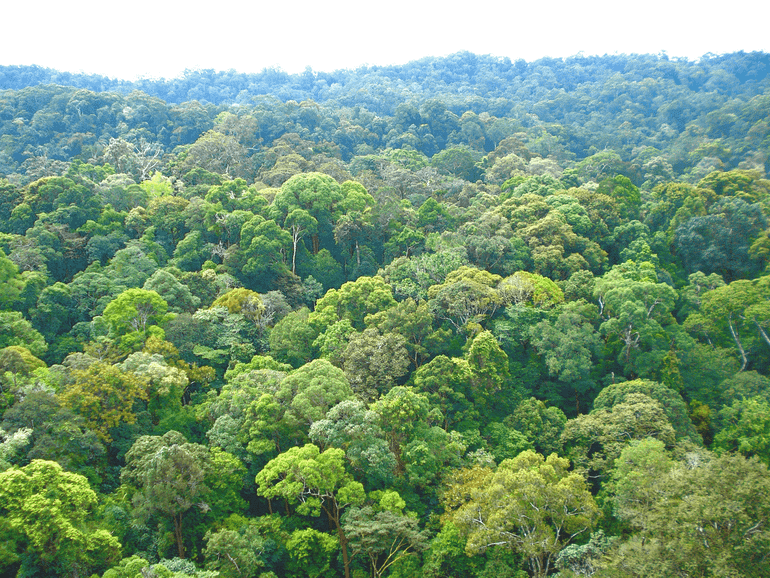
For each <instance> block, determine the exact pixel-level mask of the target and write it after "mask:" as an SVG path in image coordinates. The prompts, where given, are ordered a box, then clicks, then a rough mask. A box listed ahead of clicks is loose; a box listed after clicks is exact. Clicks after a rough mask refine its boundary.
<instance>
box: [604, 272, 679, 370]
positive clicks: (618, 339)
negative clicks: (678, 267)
mask: <svg viewBox="0 0 770 578" xmlns="http://www.w3.org/2000/svg"><path fill="white" fill-rule="evenodd" d="M594 297H596V298H597V299H598V301H599V315H600V316H601V317H602V319H603V320H604V321H603V322H602V324H601V327H600V329H601V332H602V333H603V334H604V335H605V336H606V338H607V342H608V345H612V346H614V347H615V348H619V352H618V361H619V362H620V363H621V364H622V365H623V366H624V368H625V370H626V371H627V372H628V373H630V374H632V375H634V376H636V375H640V374H642V373H643V371H644V370H646V369H647V366H654V365H655V364H656V363H659V361H660V360H659V359H656V357H655V355H657V356H658V357H660V358H662V357H663V356H664V355H665V353H666V352H667V351H668V350H669V349H670V340H669V339H666V337H667V335H666V328H667V326H669V325H671V324H672V323H673V317H672V315H671V312H672V311H673V309H674V305H675V303H676V300H677V294H676V291H674V289H673V288H672V287H671V286H670V285H667V284H665V283H659V282H658V276H657V274H656V273H655V270H654V268H653V266H652V264H651V263H649V262H644V263H634V262H633V261H627V262H626V263H623V264H621V265H615V266H614V267H613V268H612V269H611V270H610V271H609V272H608V273H606V274H605V275H604V276H603V277H601V278H600V279H597V281H596V286H595V289H594ZM656 350H657V352H658V353H657V354H653V352H654V351H656Z"/></svg>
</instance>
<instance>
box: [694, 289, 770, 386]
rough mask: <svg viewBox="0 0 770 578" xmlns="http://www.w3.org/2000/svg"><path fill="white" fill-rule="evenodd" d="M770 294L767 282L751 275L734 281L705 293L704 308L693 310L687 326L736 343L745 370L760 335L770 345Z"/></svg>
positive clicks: (708, 336)
mask: <svg viewBox="0 0 770 578" xmlns="http://www.w3.org/2000/svg"><path fill="white" fill-rule="evenodd" d="M768 295H770V290H768V289H767V284H766V283H763V282H760V281H757V282H752V281H749V280H747V279H741V280H738V281H733V282H732V283H730V284H729V285H724V286H721V287H717V288H715V289H713V290H711V291H708V292H706V293H704V294H703V297H702V299H701V306H700V311H699V312H695V313H692V314H691V315H690V316H689V317H688V318H687V320H686V321H685V323H684V326H685V328H687V329H688V330H690V331H692V332H694V333H696V334H700V335H702V336H704V337H705V338H706V340H707V341H708V342H709V343H711V344H712V345H722V346H725V345H727V346H733V347H734V348H735V350H737V353H738V355H739V357H740V363H741V369H740V370H741V371H743V370H745V369H746V367H747V366H748V364H749V361H750V359H751V356H752V353H753V351H752V346H753V345H754V343H756V342H757V338H759V339H760V340H761V341H764V342H765V343H766V344H767V345H768V346H770V339H767V332H766V331H765V330H764V326H765V324H767V320H768V319H770V312H768V307H767V302H768ZM752 313H753V315H752ZM761 341H760V342H761Z"/></svg>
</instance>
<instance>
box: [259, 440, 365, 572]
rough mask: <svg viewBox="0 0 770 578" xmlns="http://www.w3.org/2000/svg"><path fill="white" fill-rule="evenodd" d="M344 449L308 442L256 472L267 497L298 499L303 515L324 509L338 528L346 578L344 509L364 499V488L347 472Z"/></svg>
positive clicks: (260, 488)
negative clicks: (323, 448) (321, 449)
mask: <svg viewBox="0 0 770 578" xmlns="http://www.w3.org/2000/svg"><path fill="white" fill-rule="evenodd" d="M344 459H345V452H344V451H343V450H341V449H338V448H329V449H327V450H325V451H323V452H321V451H320V450H319V449H318V446H315V445H313V444H306V445H305V446H303V447H293V448H291V449H289V450H288V451H286V452H284V453H282V454H280V455H279V456H278V457H276V458H274V459H272V460H270V461H269V462H268V463H267V465H265V467H264V468H263V469H262V471H261V472H259V474H257V477H256V482H257V485H258V486H259V487H258V489H257V493H258V494H259V495H260V496H264V497H266V498H276V497H281V498H283V499H285V500H287V502H289V503H297V502H299V504H300V505H299V506H298V507H297V511H298V512H299V513H300V514H305V515H314V516H318V515H319V514H320V512H321V510H323V511H324V513H325V514H326V516H327V517H328V519H329V524H330V525H332V526H333V527H334V528H335V529H336V531H337V538H338V539H339V544H340V548H341V549H342V561H343V564H344V567H345V578H350V555H349V545H348V538H347V536H346V534H345V530H344V527H343V525H342V521H341V518H342V513H343V511H344V510H345V509H346V508H348V507H350V506H355V505H360V504H361V503H363V501H364V487H363V486H362V485H361V484H360V483H359V482H356V481H355V480H353V477H352V476H351V475H350V474H348V473H347V472H346V471H345V464H344Z"/></svg>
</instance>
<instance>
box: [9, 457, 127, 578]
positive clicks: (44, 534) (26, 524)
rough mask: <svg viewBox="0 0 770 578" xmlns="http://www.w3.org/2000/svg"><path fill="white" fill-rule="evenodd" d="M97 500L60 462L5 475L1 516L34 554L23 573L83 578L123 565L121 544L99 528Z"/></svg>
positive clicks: (81, 479)
mask: <svg viewBox="0 0 770 578" xmlns="http://www.w3.org/2000/svg"><path fill="white" fill-rule="evenodd" d="M97 501H98V500H97V495H96V493H95V492H94V491H93V490H92V489H91V487H90V486H89V484H88V480H86V478H85V477H83V476H81V475H79V474H73V473H70V472H66V471H64V470H63V469H62V467H61V466H60V465H59V464H57V463H55V462H49V461H44V460H33V461H32V462H31V463H30V464H29V465H27V466H25V467H23V468H11V469H10V470H6V471H5V472H0V513H2V517H3V519H4V521H5V524H7V527H8V528H10V529H11V531H13V532H15V533H17V534H19V535H20V536H21V543H20V544H19V546H20V547H23V548H24V549H25V550H26V551H27V552H28V553H29V554H32V556H31V557H29V558H26V561H25V562H23V565H24V566H25V568H24V569H23V570H22V571H23V572H29V573H30V575H31V574H33V573H36V571H42V572H43V573H44V575H46V576H81V575H85V574H87V572H88V570H89V569H91V570H93V569H95V568H94V567H100V566H101V567H102V568H104V566H108V565H110V563H114V562H117V560H118V558H119V556H120V548H121V546H120V543H119V542H118V540H117V539H116V538H115V537H114V536H112V535H111V534H110V533H109V532H107V531H106V530H103V529H100V528H98V527H96V526H95V524H94V514H95V511H96V506H97ZM30 558H31V560H30ZM30 562H32V563H33V564H39V567H38V568H34V566H33V567H29V566H28V565H31V564H30Z"/></svg>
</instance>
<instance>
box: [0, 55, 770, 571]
mask: <svg viewBox="0 0 770 578" xmlns="http://www.w3.org/2000/svg"><path fill="white" fill-rule="evenodd" d="M769 119H770V55H768V54H766V53H763V52H751V53H744V52H738V53H732V54H723V55H713V54H708V55H706V56H704V57H703V58H701V59H699V60H698V61H689V60H686V59H676V58H669V57H667V56H666V55H665V54H658V55H644V54H642V55H640V54H631V55H613V56H591V57H588V56H582V55H578V56H574V57H570V58H564V59H561V58H558V59H557V58H544V59H540V60H537V61H533V62H525V61H523V60H516V61H511V60H510V59H506V58H495V57H491V56H483V55H476V54H472V53H469V52H461V53H457V54H453V55H451V56H448V57H443V58H433V57H431V58H423V59H421V60H417V61H414V62H410V63H408V64H405V65H403V66H370V67H362V68H359V69H355V70H337V71H334V72H317V71H313V70H312V69H310V68H308V69H307V70H305V72H303V73H301V74H288V73H286V72H284V71H282V70H280V69H266V70H264V71H262V72H261V73H259V74H241V73H238V72H236V71H232V70H230V71H214V70H188V71H186V72H185V73H184V75H182V76H181V77H179V78H174V79H150V78H147V79H140V80H137V81H124V80H119V79H113V78H107V77H104V76H97V75H85V74H73V73H67V72H60V71H56V70H52V69H47V68H43V67H38V66H0V284H1V287H2V289H1V290H0V577H3V578H5V577H8V578H11V577H19V578H22V577H23V578H32V577H43V576H45V577H59V576H61V577H91V576H97V577H101V578H138V577H142V578H146V577H150V576H151V577H158V578H161V577H162V578H181V577H185V576H196V577H200V578H215V577H217V576H219V577H222V578H284V577H287V578H294V577H297V578H299V577H312V578H331V577H337V576H344V577H345V578H364V577H366V576H371V577H373V578H380V577H382V578H384V577H386V576H387V577H393V578H402V577H403V578H406V577H418V578H450V577H451V578H477V577H479V578H481V577H485V578H507V577H510V578H525V577H527V576H532V577H533V578H543V577H545V576H558V577H559V578H577V577H591V576H593V577H596V578H637V577H638V578H642V577H644V578H656V577H660V578H670V577H674V576H676V577H690V576H692V577H695V576H698V577H711V576H713V577H717V576H731V577H747V578H762V577H764V576H767V568H768V565H770V563H769V562H768V561H769V560H770V474H768V466H769V465H770V221H769V220H768V219H769V217H770V180H769V179H768V170H769V169H770V120H769Z"/></svg>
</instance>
